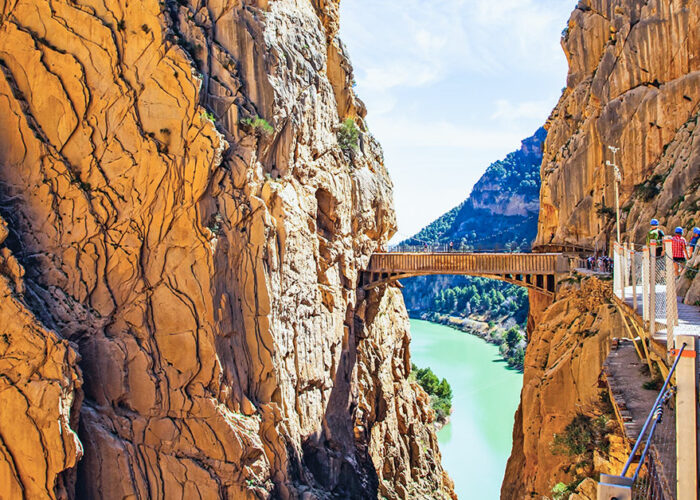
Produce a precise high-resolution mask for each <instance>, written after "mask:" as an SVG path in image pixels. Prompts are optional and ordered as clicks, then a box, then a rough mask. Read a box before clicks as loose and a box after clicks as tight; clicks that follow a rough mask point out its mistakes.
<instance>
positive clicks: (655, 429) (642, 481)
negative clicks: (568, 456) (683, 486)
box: [598, 343, 688, 500]
mask: <svg viewBox="0 0 700 500" xmlns="http://www.w3.org/2000/svg"><path fill="white" fill-rule="evenodd" d="M687 347H688V345H687V344H685V343H684V344H683V346H682V347H681V348H680V350H679V351H678V353H677V355H676V359H675V361H674V362H673V365H672V366H671V369H670V370H669V373H668V375H667V376H666V379H665V380H664V384H663V386H662V387H661V390H660V391H659V394H658V395H657V397H656V401H654V405H653V406H652V408H651V411H650V412H649V415H648V416H647V418H646V421H645V422H644V426H643V427H642V430H641V432H640V433H639V437H638V438H637V440H636V442H635V444H634V446H633V447H632V451H630V454H629V457H628V459H627V462H625V465H624V467H623V469H622V472H621V474H620V475H619V476H612V475H607V474H601V478H600V484H599V489H598V499H599V500H602V499H605V500H608V499H612V498H617V499H620V500H622V499H632V500H673V499H675V498H676V492H675V486H676V477H675V471H676V467H675V463H673V464H669V463H668V462H669V461H670V460H673V459H675V444H676V437H675V426H674V425H672V423H671V425H665V426H664V427H663V431H662V432H660V430H661V429H662V425H663V423H664V422H666V423H667V420H668V419H667V420H664V418H663V417H664V412H669V411H670V408H671V407H672V406H673V404H672V399H673V397H674V395H675V387H673V386H672V385H671V380H672V378H673V376H674V375H675V372H676V368H677V367H678V362H679V361H680V360H681V358H682V357H683V353H684V352H685V350H686V348H687ZM642 445H643V446H644V447H643V448H642ZM669 445H671V446H672V447H673V449H672V453H669V451H670V450H669ZM640 449H642V452H641V455H640V456H639V457H637V452H639V450H640ZM664 462H665V463H664ZM635 463H636V466H635V468H634V473H633V474H632V476H631V477H628V473H629V471H630V469H631V468H632V466H633V465H634V464H635ZM663 471H667V473H666V474H664V473H663Z"/></svg>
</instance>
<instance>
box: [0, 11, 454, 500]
mask: <svg viewBox="0 0 700 500" xmlns="http://www.w3.org/2000/svg"><path fill="white" fill-rule="evenodd" d="M337 30H338V3H337V1H332V0H313V1H312V2H295V1H292V0H276V1H272V0H270V1H268V0H252V1H245V0H244V1H240V0H232V1H226V0H210V1H195V0H177V1H175V0H166V1H161V2H158V1H157V0H144V1H140V2H126V1H123V0H108V1H104V2H102V1H93V0H80V1H77V2H76V1H74V0H65V1H63V0H52V1H50V2H46V1H45V0H9V1H7V2H4V3H3V7H2V10H1V12H0V70H1V75H0V193H1V196H0V213H1V214H2V217H3V218H4V219H5V220H6V221H7V225H8V226H9V229H8V230H5V225H4V224H3V234H5V233H7V238H6V240H5V241H4V243H5V245H6V247H5V248H3V249H2V250H1V252H2V254H1V255H2V265H1V266H0V274H1V275H2V283H0V288H2V293H3V296H4V297H5V298H4V299H3V304H2V307H1V308H0V315H1V316H0V317H1V318H2V322H3V324H4V325H5V326H4V328H5V329H4V330H3V332H4V333H3V335H2V336H0V350H2V352H3V356H2V361H1V363H0V366H2V374H3V378H2V386H3V390H2V393H1V395H0V404H1V405H2V417H1V418H0V451H1V452H2V454H1V455H0V483H1V484H4V485H10V486H9V488H10V489H9V491H10V496H11V497H12V498H16V497H19V496H21V495H22V494H24V495H26V496H27V497H31V498H73V497H80V498H106V499H109V498H120V499H121V498H169V499H170V498H197V497H199V498H232V499H233V498H235V499H238V498H267V497H270V496H275V497H279V498H335V497H337V498H346V497H353V498H373V497H377V496H378V495H380V496H385V497H387V498H416V497H420V496H434V497H449V496H450V495H451V493H452V489H451V486H450V484H451V482H450V480H449V478H448V477H447V475H446V474H444V473H443V472H442V468H441V466H440V455H439V452H438V449H437V440H436V438H435V435H434V432H433V431H432V430H431V426H429V425H428V424H429V423H430V422H431V420H432V418H433V414H432V412H431V410H430V409H429V406H428V401H427V399H426V396H425V394H424V393H423V392H422V391H421V390H420V389H417V386H415V385H414V384H411V383H409V382H408V374H409V371H410V360H409V354H408V343H409V337H408V330H407V317H406V312H405V308H404V305H403V301H402V299H401V296H400V293H399V292H398V291H397V290H395V289H393V288H387V289H382V290H378V291H375V292H372V293H370V294H369V295H365V294H364V292H359V291H357V290H356V283H357V278H358V273H359V270H360V269H361V268H362V266H363V264H365V263H366V262H367V259H368V258H369V255H370V254H371V253H372V252H373V251H374V250H375V249H377V248H379V247H381V246H382V245H384V244H386V242H387V240H388V239H389V238H390V237H391V235H392V234H393V232H394V228H395V218H394V213H393V208H392V206H391V189H392V186H391V182H390V180H389V177H388V175H387V172H386V170H385V167H384V165H383V159H382V153H381V149H380V147H379V145H378V144H377V143H376V141H375V140H374V139H373V138H372V136H371V135H370V134H368V133H367V131H366V129H365V125H364V121H363V117H364V115H365V111H364V107H363V105H362V103H361V102H360V101H359V100H358V99H357V98H356V97H355V95H354V93H353V91H352V80H353V78H352V68H351V66H350V63H349V61H348V59H347V57H346V55H345V52H344V48H343V45H342V44H341V42H340V41H339V40H338V39H337V37H336V33H337ZM346 119H351V120H352V121H353V122H354V124H353V125H352V127H351V128H354V127H356V126H358V127H359V129H360V130H359V132H360V133H359V137H357V140H356V141H355V143H352V142H350V143H347V141H346V142H345V143H343V144H342V147H341V145H339V141H338V138H337V131H338V127H339V125H340V124H341V122H343V121H344V120H346ZM350 136H351V139H353V136H352V134H350ZM3 239H4V238H3ZM30 363H31V364H30ZM81 372H82V375H81ZM8 412H12V414H13V418H12V419H10V418H9V417H8V416H7V415H8ZM14 415H16V418H15V417H14ZM76 432H77V435H78V437H79V441H78V439H76V434H75V433H76ZM81 456H82V458H81ZM76 463H77V466H76Z"/></svg>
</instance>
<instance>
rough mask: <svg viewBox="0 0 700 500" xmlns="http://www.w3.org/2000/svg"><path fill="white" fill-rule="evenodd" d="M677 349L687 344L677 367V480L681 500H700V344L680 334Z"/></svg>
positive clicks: (688, 336) (677, 338) (692, 338)
mask: <svg viewBox="0 0 700 500" xmlns="http://www.w3.org/2000/svg"><path fill="white" fill-rule="evenodd" d="M675 340H676V349H680V347H681V346H682V345H683V344H686V348H685V351H683V354H682V357H681V359H680V360H679V362H678V367H677V368H676V387H677V389H676V390H677V393H676V477H677V495H678V500H697V499H698V448H697V445H698V441H697V439H698V435H697V429H698V428H697V404H698V401H697V382H696V381H697V373H696V369H697V366H696V362H697V360H696V356H697V344H696V339H695V337H694V336H692V335H678V336H677V337H676V339H675Z"/></svg>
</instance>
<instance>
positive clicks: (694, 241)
mask: <svg viewBox="0 0 700 500" xmlns="http://www.w3.org/2000/svg"><path fill="white" fill-rule="evenodd" d="M698 240H700V227H696V228H695V229H693V237H692V238H690V241H689V242H688V246H689V247H690V256H691V257H692V256H693V255H695V247H697V245H698Z"/></svg>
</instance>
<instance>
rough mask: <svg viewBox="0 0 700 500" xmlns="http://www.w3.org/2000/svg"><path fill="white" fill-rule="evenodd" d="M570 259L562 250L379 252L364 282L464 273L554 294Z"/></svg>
mask: <svg viewBox="0 0 700 500" xmlns="http://www.w3.org/2000/svg"><path fill="white" fill-rule="evenodd" d="M569 262H570V261H569V258H568V257H567V256H565V255H563V254H559V253H459V252H454V253H429V252H426V253H421V252H395V253H377V254H374V255H372V257H371V258H370V262H369V266H368V267H367V269H366V270H365V272H364V275H363V278H362V279H363V282H362V286H363V288H365V289H368V288H373V287H376V286H379V285H382V284H385V283H389V282H392V281H396V280H399V279H402V278H409V277H412V276H426V275H432V274H463V275H469V276H481V277H486V278H492V279H497V280H501V281H506V282H508V283H512V284H515V285H520V286H525V287H528V288H531V289H534V290H537V291H539V292H541V293H545V294H548V295H553V294H554V293H555V292H556V288H557V278H558V277H560V276H563V275H567V274H568V273H569V270H570V264H569Z"/></svg>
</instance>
